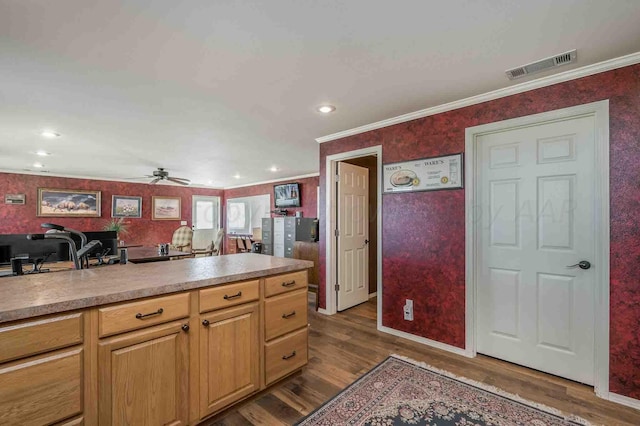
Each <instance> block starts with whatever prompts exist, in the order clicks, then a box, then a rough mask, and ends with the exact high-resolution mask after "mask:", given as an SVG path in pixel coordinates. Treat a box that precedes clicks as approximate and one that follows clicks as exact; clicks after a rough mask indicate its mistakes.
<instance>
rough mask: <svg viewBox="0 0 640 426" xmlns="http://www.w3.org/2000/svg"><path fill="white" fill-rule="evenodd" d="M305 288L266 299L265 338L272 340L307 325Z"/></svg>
mask: <svg viewBox="0 0 640 426" xmlns="http://www.w3.org/2000/svg"><path fill="white" fill-rule="evenodd" d="M307 309H308V308H307V292H306V290H305V289H302V290H298V291H294V292H292V293H285V294H281V295H279V296H275V297H271V298H269V299H266V300H265V301H264V324H265V336H264V338H265V340H271V339H273V338H275V337H278V336H282V335H283V334H286V333H288V332H290V331H293V330H296V329H298V328H300V327H303V326H305V325H307Z"/></svg>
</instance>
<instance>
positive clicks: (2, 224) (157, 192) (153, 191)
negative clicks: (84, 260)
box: [0, 173, 224, 245]
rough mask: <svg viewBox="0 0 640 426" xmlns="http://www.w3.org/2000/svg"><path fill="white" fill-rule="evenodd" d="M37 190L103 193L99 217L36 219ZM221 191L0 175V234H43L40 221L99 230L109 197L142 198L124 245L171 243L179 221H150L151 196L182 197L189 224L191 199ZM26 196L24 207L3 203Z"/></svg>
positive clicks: (107, 213)
mask: <svg viewBox="0 0 640 426" xmlns="http://www.w3.org/2000/svg"><path fill="white" fill-rule="evenodd" d="M38 188H53V189H85V190H99V191H102V203H101V208H102V217H101V218H58V217H55V218H52V217H37V216H36V201H37V192H38ZM223 192H224V191H222V190H220V189H206V188H191V187H189V188H182V187H177V186H169V185H148V184H143V183H127V182H112V181H105V180H91V179H72V178H61V177H54V176H42V175H22V174H11V173H0V193H1V195H0V196H1V197H2V201H1V202H2V204H0V234H26V233H32V232H33V233H38V232H43V231H42V228H40V224H41V223H43V222H53V223H58V224H61V225H63V226H69V227H71V228H74V229H78V230H80V231H101V230H102V229H103V227H104V225H105V224H106V222H107V221H109V220H110V219H111V196H112V195H130V196H138V197H140V196H141V197H142V218H140V219H135V218H130V219H126V223H127V225H128V233H127V234H126V235H124V236H121V238H122V239H124V240H125V241H126V242H127V243H130V244H134V243H136V244H143V245H155V244H157V243H160V242H170V241H171V236H172V235H173V231H175V229H176V228H178V227H179V226H180V221H179V220H161V221H156V220H151V197H152V196H171V197H181V199H182V201H181V207H182V220H186V221H187V223H188V225H189V226H190V225H191V196H192V195H212V196H220V197H222V196H223ZM14 193H18V194H26V198H27V200H26V201H27V202H26V204H25V205H6V204H4V194H14Z"/></svg>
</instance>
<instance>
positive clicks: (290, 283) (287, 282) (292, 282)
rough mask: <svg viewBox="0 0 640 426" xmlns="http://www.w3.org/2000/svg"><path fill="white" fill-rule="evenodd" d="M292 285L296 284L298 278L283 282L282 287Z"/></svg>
mask: <svg viewBox="0 0 640 426" xmlns="http://www.w3.org/2000/svg"><path fill="white" fill-rule="evenodd" d="M292 285H296V280H291V281H285V282H283V283H282V287H291V286H292Z"/></svg>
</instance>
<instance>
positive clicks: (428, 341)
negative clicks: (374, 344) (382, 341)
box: [378, 325, 473, 358]
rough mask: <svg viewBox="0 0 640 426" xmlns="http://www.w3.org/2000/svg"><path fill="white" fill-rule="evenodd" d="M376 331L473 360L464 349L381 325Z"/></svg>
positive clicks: (469, 353)
mask: <svg viewBox="0 0 640 426" xmlns="http://www.w3.org/2000/svg"><path fill="white" fill-rule="evenodd" d="M378 330H380V331H382V332H383V333H387V334H391V335H393V336H398V337H402V338H403V339H407V340H412V341H414V342H417V343H422V344H423V345H427V346H431V347H432V348H436V349H441V350H443V351H447V352H452V353H454V354H456V355H461V356H464V357H467V358H473V354H472V353H471V352H468V351H466V350H465V349H461V348H458V347H456V346H452V345H448V344H446V343H442V342H438V341H436V340H431V339H427V338H426V337H421V336H416V335H415V334H411V333H407V332H404V331H400V330H396V329H394V328H389V327H385V326H383V325H381V326H379V327H378Z"/></svg>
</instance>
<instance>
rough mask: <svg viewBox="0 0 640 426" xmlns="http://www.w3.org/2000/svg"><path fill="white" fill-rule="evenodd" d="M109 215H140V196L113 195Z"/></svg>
mask: <svg viewBox="0 0 640 426" xmlns="http://www.w3.org/2000/svg"><path fill="white" fill-rule="evenodd" d="M111 217H142V197H129V196H126V195H113V196H112V197H111Z"/></svg>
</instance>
